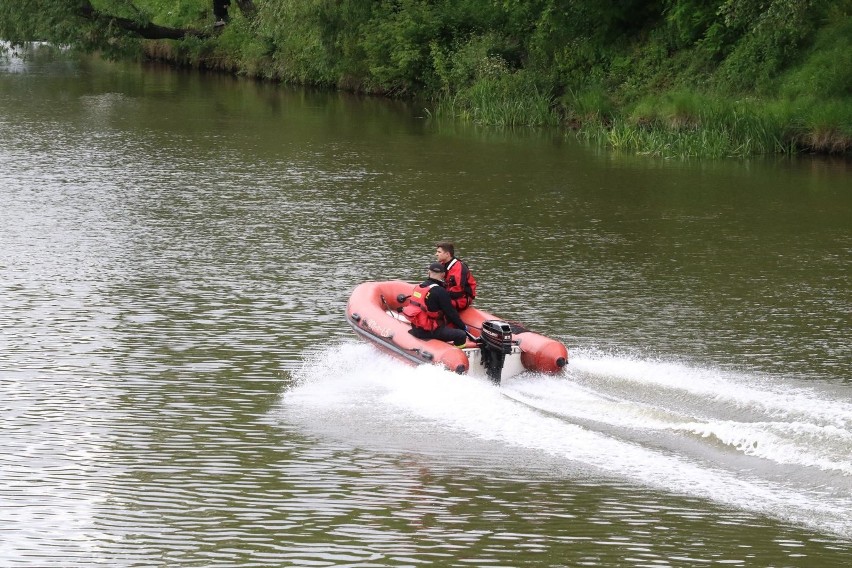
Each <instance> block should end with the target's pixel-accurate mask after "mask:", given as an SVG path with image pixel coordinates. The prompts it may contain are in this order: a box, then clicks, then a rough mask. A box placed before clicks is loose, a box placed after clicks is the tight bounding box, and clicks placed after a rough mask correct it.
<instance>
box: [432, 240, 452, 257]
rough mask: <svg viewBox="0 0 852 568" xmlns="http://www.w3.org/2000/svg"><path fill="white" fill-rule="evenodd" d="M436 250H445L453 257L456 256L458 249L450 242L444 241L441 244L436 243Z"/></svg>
mask: <svg viewBox="0 0 852 568" xmlns="http://www.w3.org/2000/svg"><path fill="white" fill-rule="evenodd" d="M435 248H441V249H444V250H445V251H447V252H448V253H450V256H452V257H455V256H456V247H455V246H454V245H453V243H451V242H449V241H442V242H440V243H435Z"/></svg>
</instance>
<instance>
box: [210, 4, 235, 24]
mask: <svg viewBox="0 0 852 568" xmlns="http://www.w3.org/2000/svg"><path fill="white" fill-rule="evenodd" d="M230 5H231V0H213V17H215V18H216V19H217V20H227V19H228V6H230Z"/></svg>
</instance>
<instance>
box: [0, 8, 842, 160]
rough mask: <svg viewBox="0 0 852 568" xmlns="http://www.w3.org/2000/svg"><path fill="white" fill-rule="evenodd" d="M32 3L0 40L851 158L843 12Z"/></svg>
mask: <svg viewBox="0 0 852 568" xmlns="http://www.w3.org/2000/svg"><path fill="white" fill-rule="evenodd" d="M44 4H45V6H44V7H42V9H41V10H36V9H35V8H25V9H22V10H16V11H4V10H3V9H0V37H7V38H10V39H12V40H13V41H21V40H27V39H29V40H32V39H42V40H45V41H51V42H52V43H54V44H57V45H59V44H63V45H65V44H67V45H71V46H72V47H75V48H77V49H82V50H86V51H99V52H101V53H104V54H106V55H107V56H110V57H120V58H127V57H144V58H151V59H157V60H162V61H167V62H169V63H170V64H174V65H181V66H188V67H192V68H196V69H209V70H216V71H220V72H226V73H232V74H237V75H243V76H248V77H254V78H258V79H263V80H269V81H274V82H278V83H284V84H299V85H307V86H316V87H321V88H329V89H342V90H347V91H353V92H359V93H369V94H374V95H380V96H387V97H404V98H417V99H418V100H424V101H426V102H425V103H424V107H425V108H426V109H427V110H428V112H429V113H431V114H432V115H433V116H441V117H446V118H450V119H452V120H464V121H471V122H476V123H478V124H484V125H492V126H506V127H519V126H552V127H560V128H565V129H566V130H567V132H569V133H570V135H574V136H578V137H579V138H581V139H583V140H586V141H588V142H590V143H596V144H601V145H604V146H608V147H612V148H617V149H623V150H626V151H632V152H637V153H641V154H649V155H655V156H664V157H725V156H735V157H746V156H753V155H768V154H781V155H784V154H800V153H819V154H833V155H841V156H850V155H852V0H842V1H840V2H832V1H829V0H796V1H793V0H712V1H710V2H698V1H697V0H667V1H664V2H639V1H627V2H620V3H618V5H616V6H612V5H606V6H601V5H599V4H600V3H598V2H595V1H592V0H577V1H574V2H571V3H559V2H554V1H553V0H532V1H529V2H516V1H507V2H496V3H495V2H493V0H464V1H455V0H454V1H450V0H444V1H437V2H435V1H427V0H395V1H390V2H382V3H372V2H351V1H342V2H326V1H324V0H300V1H297V2H282V1H279V0H265V1H262V2H260V1H259V2H257V3H255V2H252V1H250V0H237V1H235V2H233V3H232V4H231V7H230V13H229V18H228V21H227V23H225V24H224V25H214V21H213V15H212V13H211V9H210V4H209V2H208V0H181V1H180V2H178V3H177V7H175V6H174V5H173V3H169V5H168V6H163V5H161V3H160V2H158V1H156V0H135V3H134V4H133V6H136V7H137V8H138V9H137V10H136V11H135V12H133V13H130V12H127V10H126V7H122V6H124V5H122V6H119V5H118V3H115V5H113V3H112V2H103V3H101V4H104V6H105V7H101V8H100V9H99V10H98V9H94V8H92V6H89V7H88V9H87V10H77V11H75V8H73V7H71V8H69V7H68V6H65V5H64V4H63V3H62V2H59V1H58V0H44ZM57 21H60V22H65V25H63V26H56V25H54V23H55V22H57ZM220 23H221V22H220Z"/></svg>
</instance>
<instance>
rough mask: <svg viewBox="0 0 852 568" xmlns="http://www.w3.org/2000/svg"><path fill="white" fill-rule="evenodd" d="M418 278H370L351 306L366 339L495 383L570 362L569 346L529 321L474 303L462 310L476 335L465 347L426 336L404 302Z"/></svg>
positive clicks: (402, 355) (410, 358) (415, 360)
mask: <svg viewBox="0 0 852 568" xmlns="http://www.w3.org/2000/svg"><path fill="white" fill-rule="evenodd" d="M413 287H414V284H412V283H409V282H403V281H401V280H393V281H389V282H365V283H363V284H360V285H359V286H357V287H356V288H355V290H353V291H352V295H351V296H350V297H349V303H348V304H347V306H346V319H347V321H348V322H349V325H351V326H352V328H353V329H354V330H355V332H356V333H358V334H359V335H360V336H361V337H363V338H364V339H367V340H369V341H370V342H372V343H373V344H375V345H376V346H377V347H379V348H380V349H382V350H383V351H385V352H387V353H390V354H391V355H394V356H395V357H397V358H399V359H402V360H403V361H406V362H408V363H412V364H415V365H420V364H423V363H432V364H439V365H443V366H444V367H446V368H447V369H450V370H451V371H455V372H457V373H469V374H471V375H477V376H487V377H489V378H490V379H491V380H492V381H494V382H495V383H498V384H499V383H500V380H501V378H509V377H512V376H514V375H517V374H520V373H523V372H524V371H535V372H539V373H549V374H555V373H558V372H560V371H561V370H562V369H563V368H564V367H565V365H566V364H567V363H568V350H567V349H566V348H565V346H564V345H563V344H562V343H560V342H558V341H556V340H555V339H550V338H548V337H545V336H543V335H539V334H538V333H534V332H532V331H529V330H527V329H525V328H524V327H522V326H520V325H518V324H515V323H509V322H505V321H503V320H501V319H500V318H498V317H496V316H494V315H492V314H489V313H487V312H484V311H482V310H479V309H477V308H474V307H470V308H468V309H466V310H464V311H462V312H460V313H459V315H460V316H461V318H462V320H463V321H464V322H465V324H467V326H468V328H469V332H470V333H471V335H473V336H474V339H472V340H469V341H468V343H467V345H465V346H464V347H463V348H459V347H455V346H453V345H451V344H449V343H445V342H443V341H439V340H437V339H430V340H426V341H424V340H420V339H417V338H415V337H414V336H413V335H411V334H410V333H408V330H409V329H411V324H410V323H408V320H407V319H406V318H405V316H404V315H402V313H401V312H402V307H403V306H404V305H405V304H406V303H407V302H408V296H409V294H411V290H412V288H413Z"/></svg>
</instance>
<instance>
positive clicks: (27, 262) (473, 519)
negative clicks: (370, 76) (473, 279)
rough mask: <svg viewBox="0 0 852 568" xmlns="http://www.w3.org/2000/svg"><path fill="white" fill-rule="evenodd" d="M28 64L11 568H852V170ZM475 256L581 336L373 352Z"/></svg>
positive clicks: (1, 356)
mask: <svg viewBox="0 0 852 568" xmlns="http://www.w3.org/2000/svg"><path fill="white" fill-rule="evenodd" d="M20 55H21V54H18V55H14V54H7V55H5V56H0V416H1V417H2V422H0V566H3V567H16V566H37V567H54V566H55V567H64V568H77V567H83V566H85V567H90V566H95V565H97V566H110V567H113V566H114V567H137V566H140V567H141V566H163V567H172V566H186V567H190V566H192V567H251V566H264V567H266V566H270V567H271V566H358V567H366V566H566V567H567V566H570V567H573V566H619V567H621V566H636V567H638V566H654V567H662V566H755V567H767V566H773V567H782V566H783V567H788V566H789V567H834V566H837V567H841V566H849V565H850V564H852V348H850V344H852V342H851V341H850V327H852V326H850V324H852V284H850V276H852V167H850V164H849V163H848V162H843V161H840V162H837V161H831V160H825V159H818V158H809V157H806V158H797V159H792V160H791V159H788V158H777V159H776V158H771V159H754V160H748V161H741V160H723V161H691V162H681V161H662V160H658V159H654V158H651V157H646V156H630V155H620V154H614V153H611V152H607V151H604V150H600V149H597V148H593V147H588V146H584V145H582V144H579V143H577V142H575V141H574V140H573V139H572V138H571V136H570V135H568V136H566V134H565V133H563V132H557V131H540V130H516V131H506V130H494V129H485V128H479V127H476V126H473V125H463V124H457V123H456V124H454V123H448V122H442V121H438V120H435V119H434V118H431V115H430V113H428V112H426V111H425V110H424V109H423V105H417V104H408V103H399V102H388V101H384V100H378V99H371V98H363V97H356V96H352V95H347V94H336V93H317V92H310V91H303V90H295V89H287V88H282V87H278V86H273V85H267V84H259V83H254V82H250V81H242V80H236V79H233V78H230V77H222V76H216V75H204V74H199V73H194V72H180V71H175V70H170V69H164V68H159V67H154V66H136V65H115V64H106V63H103V62H100V61H97V60H77V59H74V58H67V57H58V56H56V55H49V54H45V53H42V52H37V53H35V54H30V55H29V56H28V57H26V58H23V57H21V56H20ZM443 239H450V240H453V241H455V243H456V245H457V247H458V252H459V255H460V256H461V257H462V258H464V259H466V260H467V261H468V262H469V264H470V266H471V268H472V270H473V271H474V272H475V274H476V276H477V279H478V281H479V298H478V300H477V304H478V305H479V306H480V307H483V308H486V309H488V310H489V311H493V312H495V313H498V314H501V315H503V316H504V317H506V318H507V319H511V320H517V321H520V322H523V323H524V324H526V325H527V326H528V327H530V328H532V329H535V330H537V331H540V332H542V333H544V334H547V335H551V336H553V337H556V338H558V339H560V340H561V341H563V342H564V343H565V344H566V345H567V346H568V348H569V351H570V357H571V359H570V362H569V365H568V367H567V370H566V372H565V373H564V374H563V375H561V376H557V377H545V376H538V375H535V374H529V373H528V374H524V375H521V376H519V377H516V378H513V379H510V380H507V381H505V382H504V384H503V386H502V387H501V388H497V387H494V386H492V385H491V384H490V383H488V382H487V381H485V380H477V379H473V378H469V377H461V376H457V375H454V374H452V373H449V372H446V371H443V370H440V369H438V368H434V367H430V366H426V367H419V368H411V367H407V366H405V365H404V364H402V363H400V362H397V361H395V360H392V359H389V358H387V357H385V356H384V355H381V354H380V353H379V352H378V351H376V350H375V349H374V348H373V347H371V346H370V345H367V344H365V343H363V342H361V341H359V340H358V338H357V337H356V336H355V335H354V334H353V333H352V331H351V330H350V329H349V328H348V326H347V324H346V322H345V318H344V308H345V305H346V301H347V297H348V294H349V293H350V291H351V290H352V289H353V288H354V287H355V286H356V285H357V284H358V283H360V282H362V281H364V280H385V279H405V280H411V281H414V280H418V279H421V278H422V277H423V276H424V274H423V272H424V270H423V269H424V267H425V265H426V264H427V263H428V261H429V260H431V258H432V253H433V251H434V243H435V242H436V241H438V240H443Z"/></svg>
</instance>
